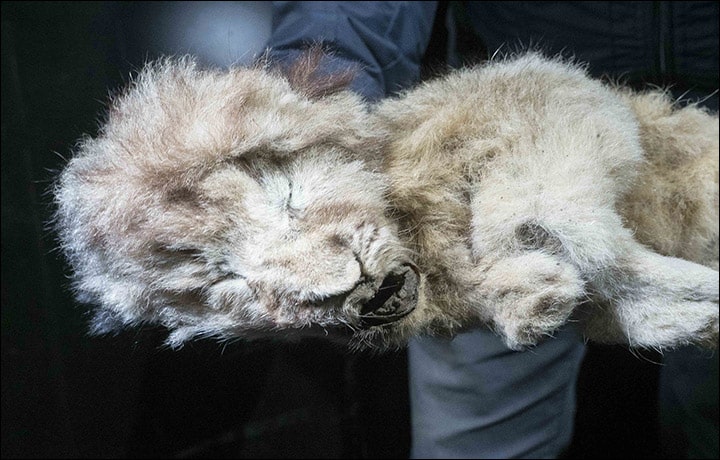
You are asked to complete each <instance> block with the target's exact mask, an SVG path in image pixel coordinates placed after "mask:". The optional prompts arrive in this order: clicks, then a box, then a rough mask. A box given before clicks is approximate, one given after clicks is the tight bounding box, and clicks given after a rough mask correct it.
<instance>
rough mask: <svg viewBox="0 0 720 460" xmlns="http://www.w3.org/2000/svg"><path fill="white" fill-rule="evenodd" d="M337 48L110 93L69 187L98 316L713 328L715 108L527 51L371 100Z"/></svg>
mask: <svg viewBox="0 0 720 460" xmlns="http://www.w3.org/2000/svg"><path fill="white" fill-rule="evenodd" d="M320 60H321V59H320V58H319V57H318V56H316V55H315V56H314V55H313V54H312V53H311V54H309V55H308V56H305V57H304V58H303V59H301V61H299V63H298V65H297V66H296V67H293V68H292V69H290V71H289V72H288V73H286V74H281V73H279V72H277V71H274V70H270V69H269V68H266V67H263V66H256V67H252V68H233V69H230V70H229V71H219V70H201V69H198V67H197V66H196V64H195V63H194V62H193V61H192V59H188V58H186V59H179V60H178V59H175V60H172V59H168V60H163V61H160V62H157V63H154V64H151V65H148V66H147V67H146V68H145V69H144V70H143V71H142V72H141V73H140V75H139V76H138V78H137V79H136V80H135V81H134V83H133V84H132V85H131V86H130V88H128V90H127V91H126V92H125V93H124V94H122V95H121V96H119V97H117V98H116V99H114V100H113V101H112V103H111V105H110V108H109V111H108V115H107V118H106V120H105V122H104V124H103V125H102V127H101V130H100V132H99V134H98V135H97V136H96V137H95V138H90V137H87V138H85V139H84V140H83V141H82V142H81V143H80V144H79V147H78V149H77V152H76V155H75V156H74V158H73V159H71V160H70V162H69V163H68V165H67V166H66V168H65V169H64V171H63V172H62V174H61V176H60V177H59V180H58V182H57V186H56V190H55V196H56V202H57V205H58V212H57V218H56V225H57V228H58V232H59V236H60V242H61V245H62V248H63V249H64V251H65V253H66V254H67V257H68V259H69V261H70V263H71V266H72V268H73V272H74V273H73V276H74V287H75V289H76V292H77V295H78V298H79V300H81V301H83V302H87V303H91V304H94V305H96V306H97V307H98V308H97V313H96V316H95V319H94V320H93V327H94V330H95V331H96V332H103V331H107V330H109V329H112V328H115V327H117V326H126V325H133V324H138V323H142V322H151V323H159V324H162V325H164V326H166V327H167V328H168V329H169V330H170V335H169V337H168V340H167V342H168V344H169V345H171V346H179V345H181V344H182V343H183V342H184V341H186V340H188V339H190V338H193V337H204V336H210V337H216V338H220V339H230V338H237V337H240V338H248V339H252V338H255V337H265V336H278V337H286V338H291V337H301V336H304V335H308V334H320V335H328V336H329V337H335V338H338V339H339V340H343V341H346V342H347V343H348V344H349V346H351V347H353V348H367V347H377V348H386V347H390V346H402V345H403V344H404V343H405V342H406V341H407V339H408V338H409V337H411V336H414V335H418V334H453V333H455V332H457V331H459V330H461V329H464V328H469V327H485V326H489V327H492V328H493V329H494V330H496V331H497V333H498V334H501V335H502V336H503V337H504V339H505V341H506V343H507V344H508V345H509V346H510V347H513V348H522V347H526V346H531V345H533V344H535V343H537V342H538V341H539V340H542V339H543V337H544V336H548V335H552V333H553V331H554V330H555V329H557V328H558V327H559V326H561V325H562V324H564V323H565V322H567V321H579V322H580V323H581V325H582V327H583V328H584V330H585V333H586V335H587V337H588V338H590V339H592V340H597V341H603V342H619V343H626V344H629V345H630V346H634V347H654V348H664V347H672V346H677V345H681V344H687V343H698V344H702V345H707V346H715V345H716V344H717V336H718V271H717V270H718V118H717V115H710V114H708V113H705V112H703V111H702V110H700V109H699V108H697V107H692V106H691V107H686V108H682V109H680V108H677V107H675V106H674V105H673V103H672V102H671V101H670V100H668V99H667V97H665V96H664V95H663V94H661V93H648V94H635V93H632V92H629V91H626V90H622V89H620V88H615V87H611V86H607V85H604V84H602V83H600V82H598V81H595V80H592V79H590V78H588V76H587V75H586V74H585V72H584V70H583V68H582V67H580V66H577V65H574V64H571V63H567V62H564V61H562V60H559V59H548V58H545V57H543V56H541V55H538V54H532V53H531V54H524V55H520V56H516V57H513V58H510V59H506V60H500V61H496V62H490V63H487V64H485V65H483V66H478V67H474V68H469V69H465V70H460V71H457V72H454V73H451V74H449V75H447V76H445V77H443V78H439V79H436V80H433V81H430V82H427V83H424V84H422V85H420V86H418V87H417V88H415V89H412V90H410V91H407V92H406V93H404V94H402V95H401V96H399V97H397V98H392V99H387V100H385V101H383V102H382V103H380V104H379V105H378V106H374V107H368V106H366V105H365V104H364V102H363V101H362V100H361V99H360V98H359V97H358V96H356V95H354V94H353V93H351V92H349V91H345V90H341V89H338V88H336V87H334V86H333V85H332V82H331V79H326V78H325V76H323V75H322V74H321V72H320V70H319V69H318V65H319V63H320ZM329 82H330V83H329Z"/></svg>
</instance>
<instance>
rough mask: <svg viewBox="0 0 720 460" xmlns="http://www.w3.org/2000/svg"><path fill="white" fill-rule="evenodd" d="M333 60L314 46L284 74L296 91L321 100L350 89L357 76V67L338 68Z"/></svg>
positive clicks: (286, 69)
mask: <svg viewBox="0 0 720 460" xmlns="http://www.w3.org/2000/svg"><path fill="white" fill-rule="evenodd" d="M331 59H332V55H331V54H330V53H329V52H328V51H327V50H325V49H324V48H323V47H322V46H321V45H313V46H311V47H309V48H307V49H306V50H304V51H303V52H302V53H300V55H299V56H298V57H297V58H296V59H295V60H294V61H293V62H292V63H291V64H290V65H288V66H286V67H285V68H284V69H283V71H282V72H283V73H284V75H285V78H286V79H287V81H288V83H290V87H291V88H292V89H293V90H294V91H297V92H298V93H300V94H302V95H303V96H305V97H307V98H309V99H320V98H323V97H325V96H329V95H332V94H335V93H337V92H340V91H343V90H345V89H348V88H349V86H350V83H352V81H353V79H354V78H355V76H356V74H357V68H356V67H354V66H351V67H342V68H337V64H334V63H333V62H332V61H331Z"/></svg>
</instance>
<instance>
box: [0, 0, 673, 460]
mask: <svg viewBox="0 0 720 460" xmlns="http://www.w3.org/2000/svg"><path fill="white" fill-rule="evenodd" d="M440 25H441V24H440ZM270 26H271V14H270V3H269V2H137V3H133V2H128V3H126V2H3V3H2V424H1V425H0V426H1V427H2V444H1V446H2V457H3V458H12V457H24V458H39V457H44V458H47V457H52V458H68V457H73V458H91V457H92V458H96V457H102V458H119V457H163V458H203V457H208V458H222V457H235V458H259V457H275V458H277V457H285V458H308V457H316V458H338V457H344V458H402V457H406V456H407V455H408V451H409V441H410V434H409V419H408V396H407V386H406V379H407V374H406V369H405V366H406V356H405V353H404V352H397V353H389V354H385V355H381V356H377V355H359V354H356V355H349V354H347V353H346V352H345V351H344V350H341V349H337V348H333V347H331V346H330V345H328V344H327V343H325V342H317V341H312V340H308V341H306V342H303V343H301V344H299V345H298V344H296V345H284V344H277V343H270V342H267V343H266V342H257V343H253V344H248V343H241V342H238V343H233V344H227V345H221V344H217V343H215V342H212V341H196V342H193V343H191V344H189V345H187V346H185V347H184V348H183V349H181V350H179V351H169V350H165V349H163V348H162V347H161V343H162V340H163V338H164V332H163V331H162V330H156V329H151V328H146V329H142V330H132V331H127V332H124V333H121V334H119V335H117V336H111V337H89V336H88V335H87V325H86V319H87V318H86V316H85V311H84V308H83V307H82V306H81V305H78V304H76V303H74V302H73V300H72V297H71V295H70V294H69V292H68V279H67V277H66V275H67V273H68V270H67V267H66V266H65V265H64V261H63V260H62V257H61V255H60V254H59V253H58V252H57V251H56V243H55V241H54V236H53V234H52V232H51V231H50V229H48V228H47V225H46V222H47V221H48V219H49V217H50V215H51V213H52V200H51V196H50V195H49V191H50V186H51V182H52V180H53V177H54V176H55V174H56V173H57V171H58V170H59V169H60V168H61V167H62V165H63V164H64V162H65V158H67V157H68V156H69V155H70V153H71V151H72V148H73V145H74V142H75V141H76V140H77V139H78V138H79V137H80V136H81V135H82V134H83V133H88V134H91V135H93V134H95V133H96V132H97V127H98V126H97V122H98V120H99V119H100V116H101V114H102V111H103V108H104V107H105V106H104V103H105V101H106V100H107V96H108V94H110V92H112V91H116V90H117V89H119V88H121V87H122V86H123V85H124V84H125V83H127V82H128V80H129V78H130V76H131V75H132V74H133V73H134V72H135V71H137V70H138V68H139V67H140V66H141V65H142V64H143V63H144V62H145V61H147V60H150V59H153V58H155V57H157V56H160V55H165V54H184V53H191V54H195V55H197V56H198V57H199V58H200V60H201V61H202V62H205V63H206V64H213V65H220V66H226V65H229V64H233V63H247V62H250V61H251V60H252V59H253V58H254V57H255V56H256V55H257V54H258V53H260V52H262V51H263V48H264V45H265V40H266V39H267V37H268V34H269V33H270ZM436 33H437V34H440V35H442V30H441V27H438V29H437V30H436ZM441 38H442V37H441ZM438 43H442V40H440V41H438ZM441 51H442V49H441V48H431V49H429V50H428V57H427V62H428V63H431V62H432V59H434V58H436V57H437V56H438V55H439V53H441ZM658 361H659V357H657V356H654V355H653V354H652V353H650V352H643V354H642V355H633V354H631V353H630V352H629V351H628V350H627V349H625V348H622V347H608V346H598V345H591V346H590V347H589V351H588V355H587V358H586V360H585V364H584V366H583V370H582V373H581V376H580V382H579V394H578V413H577V426H576V434H575V438H574V441H573V444H572V446H571V448H570V451H569V452H568V453H567V457H568V458H571V457H595V456H602V457H606V458H624V457H633V458H656V457H657V456H658V447H657V446H658V436H659V435H658V426H657V424H658V422H657V400H656V398H657V379H658V369H659V366H658V365H657V364H655V363H656V362H658Z"/></svg>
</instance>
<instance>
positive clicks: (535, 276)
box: [482, 251, 585, 350]
mask: <svg viewBox="0 0 720 460" xmlns="http://www.w3.org/2000/svg"><path fill="white" fill-rule="evenodd" d="M482 288H483V291H484V292H483V295H484V296H485V298H486V300H487V303H488V306H489V308H490V309H491V310H492V315H493V321H494V327H495V329H496V331H497V332H498V333H500V334H501V335H502V336H503V337H504V339H505V342H506V344H507V345H508V346H509V347H510V348H512V349H516V350H517V349H522V348H525V347H528V346H532V345H535V344H537V343H538V342H539V341H540V340H542V339H543V338H544V337H546V336H550V335H552V334H553V332H554V331H555V330H556V329H557V328H558V327H560V326H562V325H563V324H565V322H566V321H567V320H568V317H569V316H570V315H571V313H572V311H573V309H574V307H575V305H576V304H577V303H578V302H579V301H580V300H581V299H582V298H583V296H584V294H585V290H584V282H583V280H582V279H581V277H580V274H579V272H578V271H577V269H576V268H575V267H574V266H572V265H570V264H568V263H567V262H564V261H563V260H562V259H560V258H558V257H556V256H552V255H548V254H545V253H543V252H541V251H532V252H527V253H524V254H522V255H519V256H516V257H511V258H506V259H502V260H500V261H499V262H498V263H496V264H493V266H492V267H491V268H490V269H489V270H488V271H487V272H486V278H485V280H484V283H483V286H482Z"/></svg>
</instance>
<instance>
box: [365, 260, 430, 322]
mask: <svg viewBox="0 0 720 460" xmlns="http://www.w3.org/2000/svg"><path fill="white" fill-rule="evenodd" d="M417 290H418V274H417V269H416V268H415V267H414V266H412V265H409V264H408V265H403V266H402V267H400V269H398V270H396V271H394V272H391V273H390V274H388V275H387V276H386V277H385V279H384V280H383V282H382V283H381V284H380V287H379V288H378V290H377V292H376V293H375V295H374V296H373V297H372V298H370V300H368V301H367V302H365V304H363V306H362V307H361V309H360V318H361V320H362V321H361V326H364V327H371V326H380V325H383V324H388V323H393V322H395V321H398V320H400V319H401V318H403V317H405V316H407V315H408V314H409V313H410V312H412V311H413V310H414V309H415V306H416V305H417Z"/></svg>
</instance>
